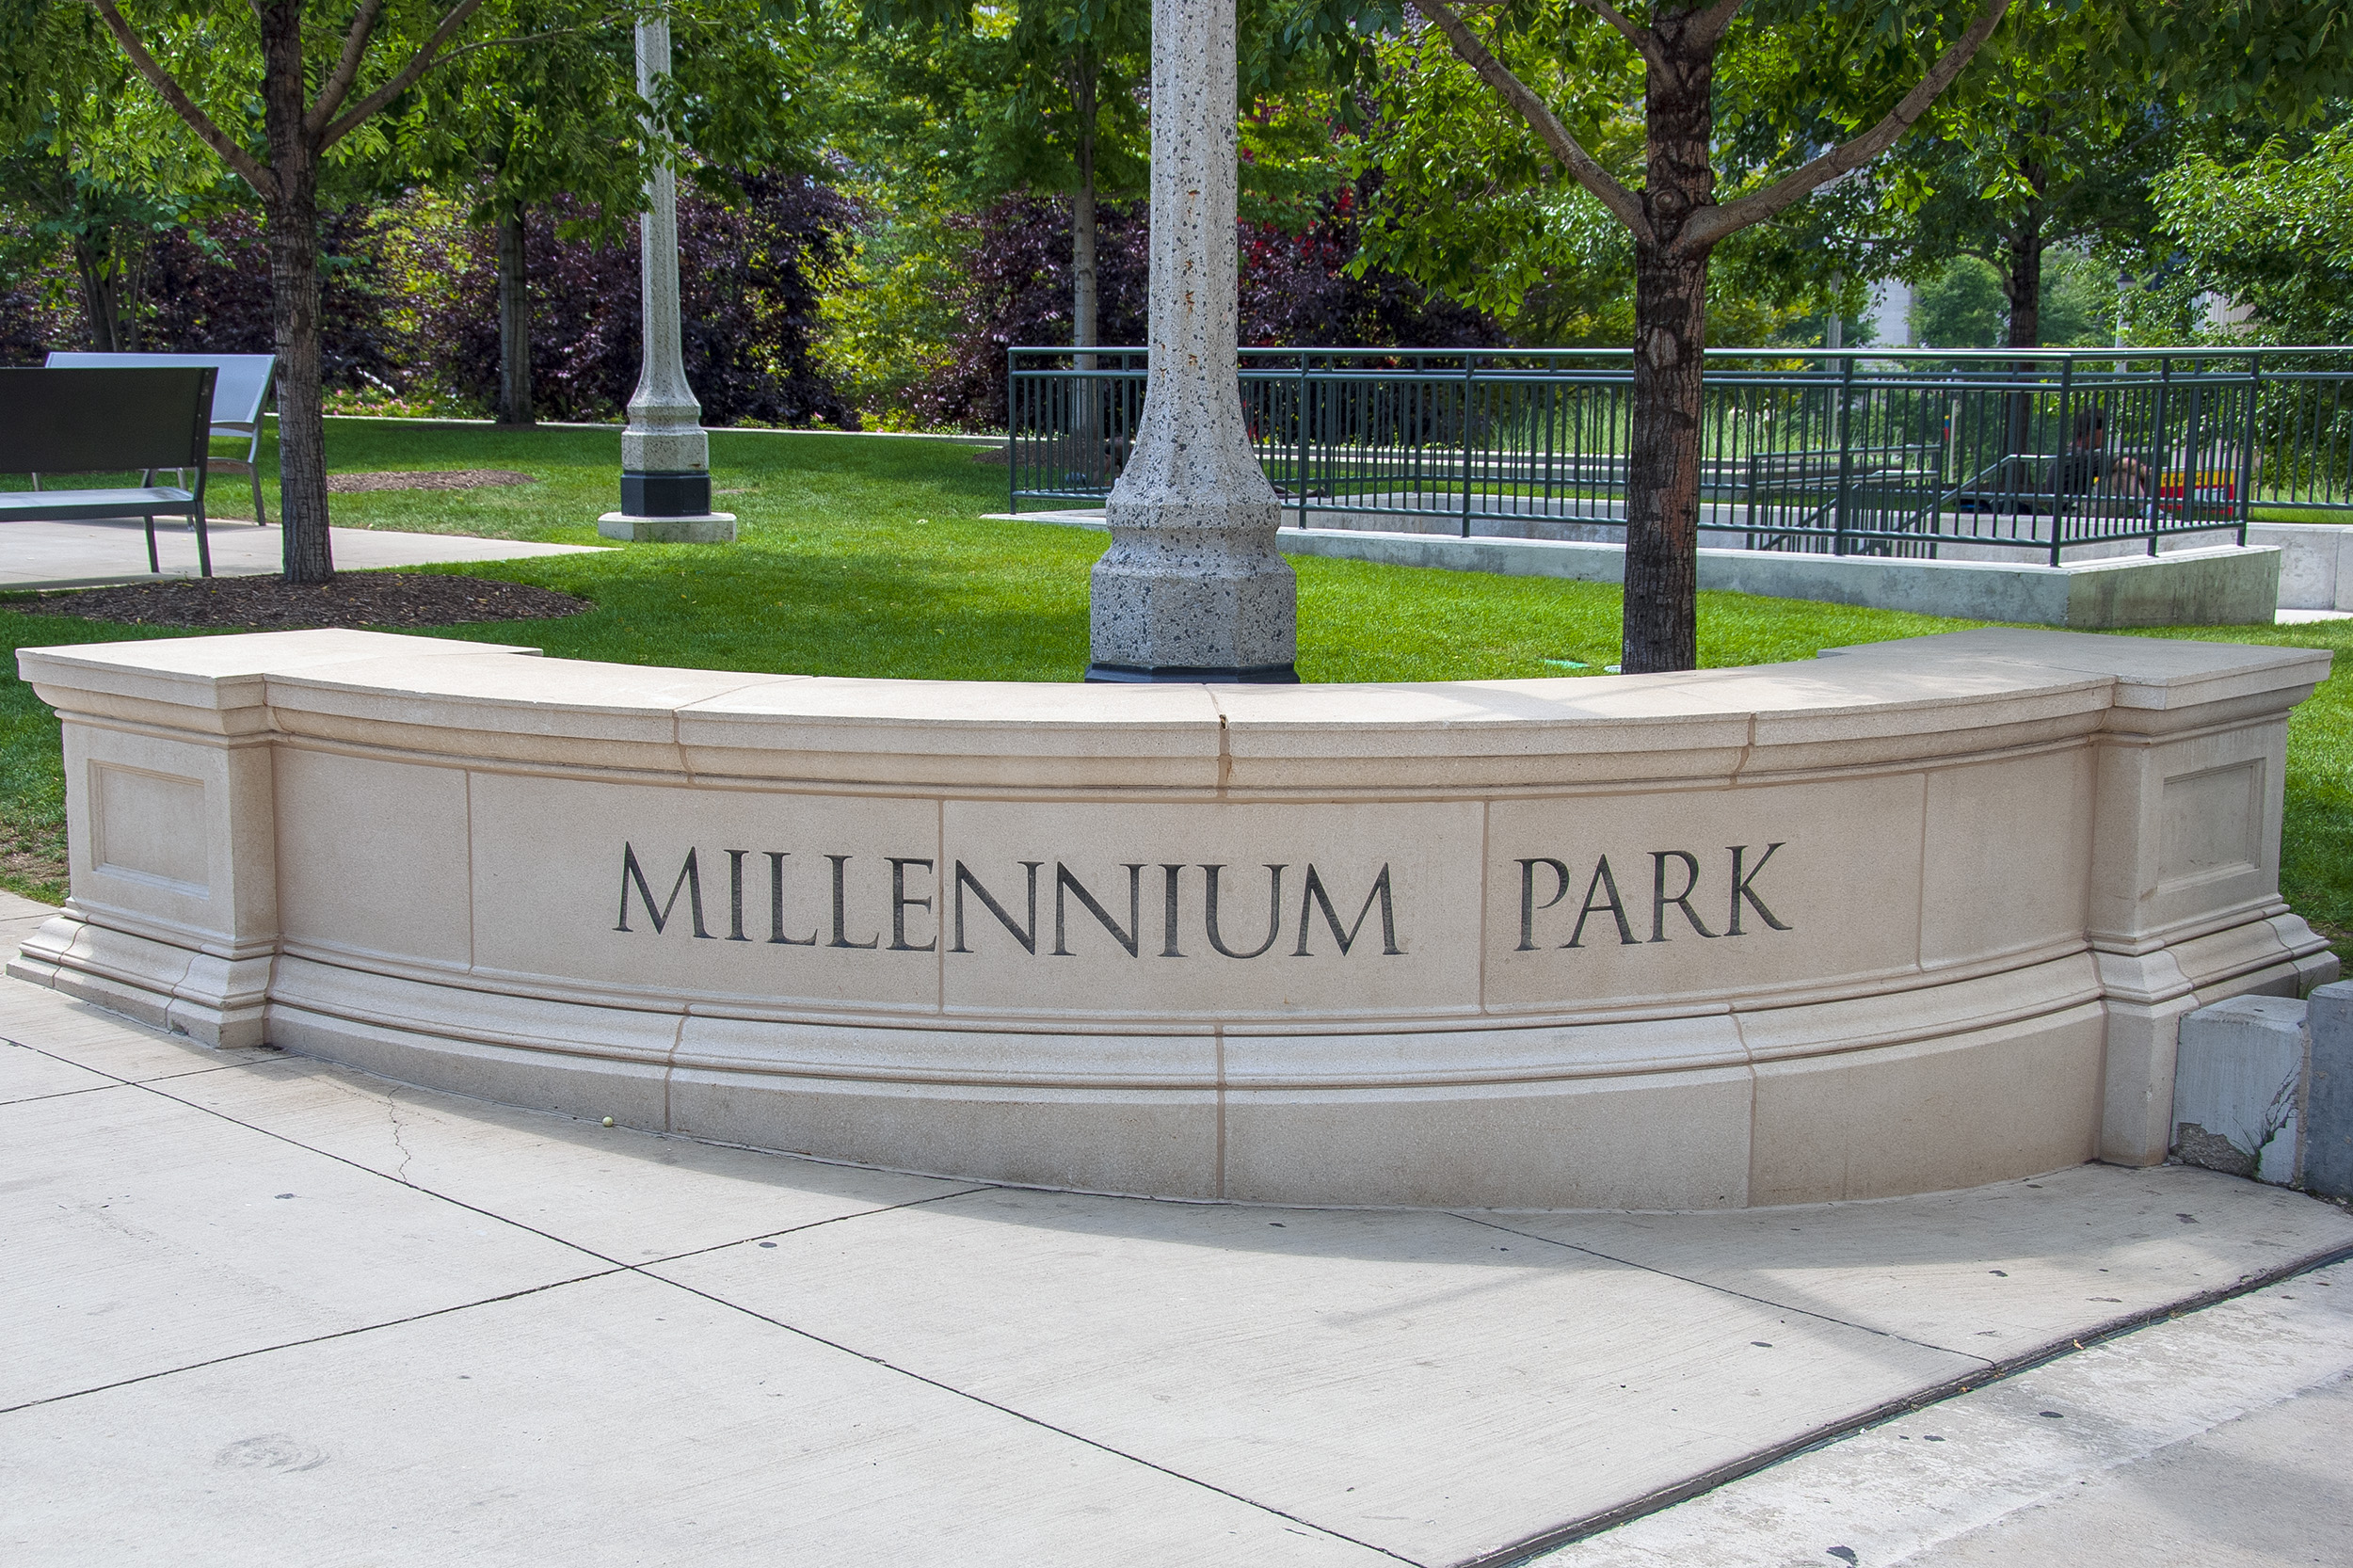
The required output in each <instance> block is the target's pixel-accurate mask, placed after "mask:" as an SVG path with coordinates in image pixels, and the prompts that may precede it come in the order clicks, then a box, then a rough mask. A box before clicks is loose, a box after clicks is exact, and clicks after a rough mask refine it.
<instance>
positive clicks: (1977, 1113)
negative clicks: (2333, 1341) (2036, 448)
mask: <svg viewBox="0 0 2353 1568" xmlns="http://www.w3.org/2000/svg"><path fill="white" fill-rule="evenodd" d="M2327 660H2328V655H2327V654H2325V653H2318V652H2307V651H2304V650H2298V649H2280V648H2240V647H2224V646H2217V645H2208V644H2196V643H2182V642H2168V641H2158V640H2150V639H2137V638H2112V637H2089V636H2080V635H2071V634H2068V633H2064V632H1999V631H1988V632H1965V633H1958V634H1953V635H1947V636H1941V637H1931V638H1924V639H1919V640H1915V641H1912V642H1904V643H1893V644H1881V645H1876V646H1872V647H1868V648H1855V649H1849V650H1843V651H1841V652H1839V653H1837V654H1835V655H1833V656H1828V657H1825V658H1822V659H1820V660H1817V661H1813V662H1810V663H1805V664H1785V665H1774V666H1768V667H1760V668H1753V669H1735V670H1718V671H1709V672H1704V673H1698V674H1689V675H1678V676H1658V677H1621V678H1615V679H1588V680H1531V681H1493V682H1467V683H1454V684H1431V685H1421V686H1305V687H1271V686H1270V687H1240V688H1236V687H1225V688H1211V687H1199V686H1137V687H1105V686H1083V685H1075V684H1074V685H1016V684H982V683H957V682H920V681H891V680H821V679H807V678H798V677H790V676H747V675H741V674H724V673H716V672H707V671H696V670H678V669H660V668H645V667H637V666H622V665H603V664H581V663H572V662H568V661H560V660H552V659H541V658H537V657H536V656H533V653H532V650H530V649H526V648H487V647H485V646H483V645H480V644H466V643H456V642H448V641H441V640H436V639H426V638H408V637H396V636H387V635H380V634H376V633H365V632H281V633H272V634H265V635H255V636H237V637H222V638H200V639H190V640H185V641H170V642H141V643H134V644H119V645H104V646H96V647H80V648H51V649H34V650H28V651H25V652H24V653H23V654H22V655H21V662H22V667H23V669H24V674H25V676H26V678H27V679H28V680H31V681H32V682H33V683H34V684H35V686H36V688H37V689H38V690H39V692H40V696H42V698H43V699H44V700H46V701H48V702H50V703H52V704H54V705H55V706H56V707H57V708H58V709H59V711H60V712H61V713H62V715H63V717H64V719H65V724H66V756H67V766H68V770H69V773H68V776H69V780H70V785H71V789H70V795H71V807H72V900H71V902H70V903H69V905H68V907H67V909H66V911H65V913H64V914H63V915H61V916H60V917H59V918H58V919H57V920H54V921H52V922H50V923H49V924H48V925H47V926H46V927H44V928H43V929H42V930H41V931H40V933H39V934H38V935H37V936H35V937H34V938H33V939H32V940H31V941H30V942H29V943H28V944H27V945H26V947H25V949H24V952H22V953H21V954H20V955H19V956H18V957H17V958H16V960H15V961H14V962H13V963H12V964H11V965H10V966H9V972H10V973H12V974H15V975H19V976H22V977H27V978H31V979H35V980H39V981H41V982H44V983H46V984H53V985H56V986H57V987H59V988H61V989H64V990H67V991H71V992H72V993H74V994H77V995H81V996H85V997H88V998H91V999H93V1000H99V1001H102V1002H104V1003H105V1004H107V1005H109V1006H113V1007H118V1008H121V1009H124V1010H126V1011H129V1012H132V1013H134V1014H136V1015H139V1016H147V1017H149V1018H151V1019H153V1020H155V1021H159V1022H165V1023H168V1024H169V1025H170V1026H171V1027H174V1028H178V1029H183V1030H185V1031H186V1032H189V1033H191V1034H193V1035H196V1036H198V1037H199V1038H201V1039H204V1040H206V1041H208V1042H213V1043H231V1044H247V1043H253V1042H257V1041H263V1040H266V1041H268V1042H271V1043H274V1044H277V1045H280V1046H282V1047H284V1048H289V1049H292V1050H297V1051H302V1052H307V1053H311V1054H315V1055H319V1056H323V1057H328V1058H331V1059H334V1060H338V1061H343V1062H348V1063H352V1064H357V1065H359V1066H361V1067H364V1068H367V1069H369V1070H371V1071H375V1072H379V1073H384V1074H387V1075H390V1076H392V1077H394V1078H399V1079H405V1080H412V1081H416V1082H420V1083H426V1084H431V1085H435V1086H439V1087H443V1088H449V1089H455V1090H458V1091H462V1092H466V1093H471V1094H476V1095H481V1096H487V1097H489V1098H492V1099H497V1100H504V1101H510V1102H515V1103H520V1104H524V1105H532V1106H539V1107H545V1108H549V1109H553V1110H558V1111H564V1112H572V1113H576V1114H580V1115H584V1116H597V1117H601V1116H605V1115H611V1116H613V1117H615V1118H616V1120H618V1121H620V1122H622V1123H625V1124H630V1125H634V1126H641V1127H648V1128H667V1129H672V1130H676V1131H680V1132H684V1133H691V1134H694V1135H696V1136H700V1137H707V1138H714V1139H720V1140H727V1141H733V1142H739V1143H744V1144H754V1145H759V1146H762V1147H769V1148H776V1149H786V1150H793V1151H799V1152H806V1153H810V1154H816V1155H821V1156H826V1157H830V1158H838V1159H843V1160H857V1161H864V1162H870V1163H874V1164H880V1165H888V1166H895V1167H901V1168H906V1169H912V1170H920V1171H932V1172H942V1173H949V1174H954V1175H961V1176H975V1177H984V1178H990V1179H1000V1180H1010V1181H1016V1182H1030V1183H1038V1184H1044V1185H1049V1186H1055V1187H1068V1188H1080V1189H1091V1190H1100V1191H1110V1192H1137V1193H1152V1194H1160V1195H1165V1196H1171V1197H1183V1198H1228V1199H1245V1200H1266V1201H1280V1202H1287V1203H1335V1204H1429V1205H1447V1206H1465V1205H1482V1206H1499V1207H1529V1208H1559V1207H1637V1208H1705V1207H1722V1206H1741V1205H1754V1204H1775V1203H1795V1202H1811V1201H1817V1200H1823V1199H1833V1198H1847V1197H1863V1196H1877V1195H1883V1194H1891V1193H1898V1192H1915V1191H1922V1190H1929V1189H1938V1188H1949V1187H1957V1186H1962V1185H1967V1184H1971V1183H1976V1182H1980V1181H1987V1180H1993V1179H1996V1178H2001V1177H2007V1176H2017V1175H2020V1174H2025V1173H2032V1172H2037V1171H2042V1170H2048V1169H2052V1168H2055V1167H2057V1166H2061V1165H2065V1164H2069V1163H2072V1162H2074V1161H2078V1160H2086V1159H2090V1158H2095V1157H2105V1158H2109V1159H2113V1160H2125V1161H2130V1162H2147V1161H2152V1160H2160V1159H2162V1158H2163V1157H2164V1153H2165V1149H2166V1146H2167V1143H2168V1138H2167V1130H2168V1122H2169V1110H2170V1096H2171V1078H2172V1050H2173V1022H2174V1020H2175V1019H2176V1018H2177V1017H2178V1016H2180V1015H2181V1014H2183V1013H2185V1012H2187V1011H2189V1010H2190V1009H2192V1008H2194V1007H2197V1006H2199V1005H2202V1004H2203V1003H2205V1002H2208V1001H2212V1000H2217V999H2218V998H2220V997H2222V996H2226V995H2230V994H2233V993H2235V992H2240V991H2248V990H2271V991H2279V992H2283V993H2286V992H2294V991H2296V990H2297V989H2298V988H2299V987H2301V986H2305V985H2309V984H2312V983H2313V982H2315V981H2316V980H2319V979H2323V978H2328V977H2329V976H2331V975H2332V974H2333V972H2334V968H2335V963H2334V960H2333V958H2331V957H2329V954H2328V953H2327V951H2326V949H2325V947H2324V945H2323V944H2322V943H2321V942H2320V941H2319V940H2318V939H2317V938H2315V937H2314V936H2313V934H2312V933H2311V932H2310V931H2309V930H2308V929H2307V928H2306V927H2305V925H2304V923H2303V922H2302V921H2301V920H2298V919H2297V918H2296V917H2295V916H2293V915H2291V914H2290V913H2289V912H2288V911H2287V909H2286V907H2285V905H2284V904H2281V901H2280V898H2279V893H2278V875H2277V867H2278V845H2279V833H2280V798H2281V766H2282V748H2283V744H2284V736H2285V719H2286V714H2287V711H2288V709H2289V708H2290V707H2291V706H2292V705H2293V704H2295V703H2296V702H2297V701H2299V700H2301V698H2302V697H2303V696H2306V695H2307V694H2309V692H2310V691H2311V689H2312V687H2313V683H2314V682H2316V681H2317V680H2319V679H2321V677H2322V676H2323V675H2324V674H2325V673H2326V671H2327V667H2328V665H2327Z"/></svg>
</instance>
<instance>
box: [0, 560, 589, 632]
mask: <svg viewBox="0 0 2353 1568" xmlns="http://www.w3.org/2000/svg"><path fill="white" fill-rule="evenodd" d="M9 608H11V609H14V610H19V611H22V612H24V614H27V615H35V616H82V617H85V618H87V619H89V620H111V621H121V622H127V623H128V624H130V625H133V626H187V627H204V626H244V627H251V628H253V629H254V630H256V631H268V632H282V631H293V630H296V629H298V628H305V627H320V626H459V625H463V624H465V623H467V622H469V621H483V620H554V619H557V618H559V617H561V616H576V615H579V614H580V613H581V612H582V611H584V610H593V609H595V608H596V606H595V605H593V604H591V603H590V602H589V601H588V600H584V599H575V598H573V597H572V596H571V595H570V594H560V593H557V592H556V591H555V590H554V589H552V588H535V587H533V586H531V585H530V584H525V583H498V582H492V581H491V580H489V579H488V578H482V577H457V576H452V575H449V574H446V573H442V572H408V571H362V572H353V573H351V574H350V575H349V576H345V577H338V578H336V579H335V580H334V581H333V582H331V583H327V584H318V585H315V586H312V585H309V584H305V585H301V586H296V584H290V583H288V582H287V581H286V580H285V579H284V578H282V577H213V578H200V579H196V580H193V581H182V582H177V583H134V584H129V585H127V586H124V587H119V588H81V589H75V590H72V591H69V592H62V593H48V594H43V595H41V596H40V598H39V599H37V600H33V601H32V602H31V603H19V604H14V605H11V606H9Z"/></svg>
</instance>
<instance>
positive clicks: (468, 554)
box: [0, 518, 599, 592]
mask: <svg viewBox="0 0 2353 1568" xmlns="http://www.w3.org/2000/svg"><path fill="white" fill-rule="evenodd" d="M328 534H329V536H330V538H331V541H332V545H331V548H332V549H333V551H334V554H335V565H336V566H337V567H338V568H341V569H344V570H346V571H362V570H365V569H367V568H371V567H421V566H425V565H428V564H430V563H433V562H440V561H514V560H520V559H521V558H523V557H524V556H528V555H576V554H581V553H584V552H592V551H595V550H596V549H598V548H599V547H598V546H595V545H584V544H533V543H530V542H528V541H525V540H520V539H479V538H474V537H472V536H470V535H464V534H402V533H395V532H393V531H392V530H390V529H375V528H334V529H329V530H328ZM206 537H207V538H208V539H210V540H211V542H212V547H213V574H214V575H215V576H216V577H262V576H266V575H268V574H270V573H272V572H276V571H281V570H283V569H284V568H285V562H284V558H283V552H284V549H285V546H284V545H283V544H282V543H281V542H280V541H281V539H282V537H283V536H282V535H280V532H279V531H278V529H276V528H275V527H271V528H261V527H256V526H255V525H254V524H252V523H250V522H237V521H234V520H221V519H217V518H216V519H215V520H213V523H212V526H211V527H210V528H209V529H207V530H206ZM6 539H7V543H8V550H7V552H6V553H5V554H4V555H0V592H24V591H26V590H29V589H37V588H95V587H102V586H105V585H108V584H116V583H152V582H159V581H162V580H163V579H165V578H176V577H194V576H196V575H197V558H196V530H195V529H193V528H190V527H188V526H187V525H186V524H184V523H182V522H178V521H174V520H169V519H164V518H158V519H157V520H156V521H155V555H156V559H157V560H158V561H160V562H161V563H162V564H163V568H164V569H163V571H162V572H161V573H160V574H157V573H153V572H151V571H149V570H148V569H147V531H146V526H145V525H144V524H143V523H141V522H140V521H139V520H138V519H136V518H102V519H98V520H91V521H84V522H11V523H9V524H8V533H7V535H6Z"/></svg>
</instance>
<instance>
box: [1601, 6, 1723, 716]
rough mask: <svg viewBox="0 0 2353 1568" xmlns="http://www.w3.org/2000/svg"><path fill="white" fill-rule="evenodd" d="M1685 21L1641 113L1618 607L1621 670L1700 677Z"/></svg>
mask: <svg viewBox="0 0 2353 1568" xmlns="http://www.w3.org/2000/svg"><path fill="white" fill-rule="evenodd" d="M1695 20H1696V17H1695V15H1694V14H1693V13H1692V12H1690V11H1688V10H1687V11H1682V12H1678V13H1674V14H1666V15H1660V16H1658V17H1657V20H1656V21H1655V22H1654V23H1653V24H1652V25H1653V30H1654V31H1655V32H1656V33H1657V35H1658V40H1659V43H1660V45H1661V52H1662V53H1663V54H1664V56H1665V57H1666V61H1667V64H1668V65H1669V66H1670V67H1671V68H1672V69H1670V70H1667V71H1661V70H1657V69H1655V68H1654V69H1653V70H1652V72H1651V73H1650V85H1649V90H1648V92H1647V94H1646V98H1645V102H1646V107H1647V110H1648V119H1649V126H1648V131H1649V138H1648V139H1649V148H1648V158H1647V160H1646V164H1645V168H1644V177H1643V180H1644V183H1643V190H1642V208H1643V212H1644V214H1645V216H1647V217H1648V218H1649V220H1650V226H1651V232H1652V234H1653V238H1652V239H1651V240H1648V241H1638V242H1637V243H1636V245H1635V249H1634V390H1633V401H1632V404H1631V408H1630V419H1631V423H1632V430H1631V433H1630V437H1629V440H1628V450H1627V454H1626V494H1625V520H1626V527H1625V620H1624V635H1625V641H1624V649H1625V651H1624V652H1623V653H1622V655H1621V656H1620V667H1621V668H1623V669H1624V670H1625V673H1627V674H1628V675H1636V674H1646V673H1650V672H1653V671H1658V670H1688V669H1696V668H1697V667H1698V666H1699V599H1698V591H1699V520H1700V410H1701V401H1700V400H1701V367H1702V362H1703V359H1704V357H1705V352H1706V347H1707V262H1708V253H1707V251H1705V250H1704V249H1703V250H1691V249H1688V248H1682V247H1679V246H1677V245H1676V244H1675V240H1676V238H1677V237H1678V236H1679V235H1680V234H1681V233H1682V232H1683V226H1684V224H1685V222H1686V221H1688V220H1689V217H1690V215H1691V214H1692V213H1693V212H1695V211H1696V210H1698V209H1699V208H1701V207H1703V206H1705V205H1708V204H1709V203H1710V202H1712V201H1713V200H1714V199H1715V185H1716V171H1715V168H1714V165H1713V164H1712V163H1711V162H1710V160H1709V155H1708V154H1709V147H1708V138H1709V135H1710V132H1711V130H1712V128H1713V127H1712V105H1711V103H1710V99H1711V95H1712V92H1713V88H1714V80H1715V57H1714V55H1713V52H1712V51H1711V50H1705V49H1697V48H1694V47H1692V46H1691V45H1690V44H1689V42H1687V41H1686V40H1687V38H1688V35H1689V31H1690V24H1692V23H1693V22H1694V21H1695Z"/></svg>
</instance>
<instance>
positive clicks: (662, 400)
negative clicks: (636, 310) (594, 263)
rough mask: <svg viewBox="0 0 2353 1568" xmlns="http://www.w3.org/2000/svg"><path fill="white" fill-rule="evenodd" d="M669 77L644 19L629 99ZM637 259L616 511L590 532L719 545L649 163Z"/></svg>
mask: <svg viewBox="0 0 2353 1568" xmlns="http://www.w3.org/2000/svg"><path fill="white" fill-rule="evenodd" d="M669 73H670V24H669V21H668V19H667V18H664V17H662V16H658V15H657V16H653V17H649V18H648V19H647V20H645V21H643V22H640V23H638V24H637V90H638V92H639V93H640V94H642V95H643V96H644V97H646V98H648V99H650V98H652V97H653V95H654V93H655V91H656V89H657V88H659V87H660V85H661V82H662V78H664V76H667V75H668V74H669ZM638 256H639V261H640V264H641V265H642V266H643V268H644V277H645V337H644V340H643V344H642V348H641V360H640V367H639V369H638V372H637V391H636V392H634V393H633V394H632V396H631V398H630V400H629V428H627V429H626V430H623V431H622V432H621V509H620V510H619V511H617V512H607V513H605V514H604V516H602V517H600V518H599V519H598V520H597V532H598V533H600V534H601V535H603V536H605V537H606V538H609V539H646V540H653V541H659V542H661V543H665V544H724V543H727V542H728V541H730V540H732V539H733V538H734V537H735V518H734V515H733V514H732V513H728V512H714V511H712V509H711V438H710V436H708V435H707V434H705V433H704V431H703V427H702V413H703V408H702V405H701V404H700V403H698V402H697V401H696V398H695V392H694V389H693V388H692V387H689V386H688V385H687V384H686V361H685V360H684V359H683V357H682V356H681V355H680V351H679V304H678V180H677V177H676V176H675V175H674V174H673V173H672V172H671V169H670V166H669V165H668V164H667V163H657V164H655V166H654V170H653V177H652V179H651V180H650V181H648V184H647V187H646V214H645V216H644V218H643V220H642V221H641V223H640V224H639V233H638Z"/></svg>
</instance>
